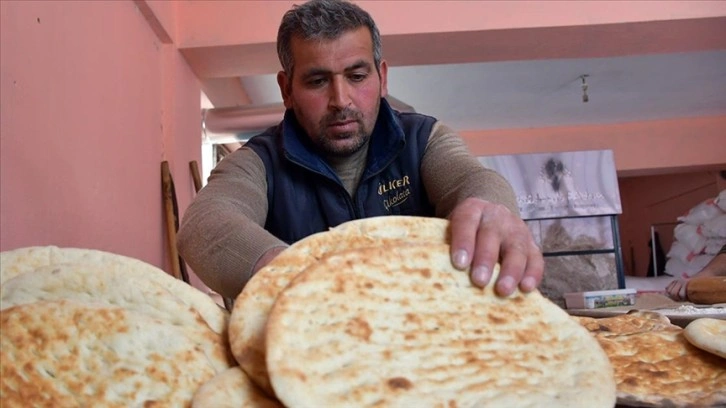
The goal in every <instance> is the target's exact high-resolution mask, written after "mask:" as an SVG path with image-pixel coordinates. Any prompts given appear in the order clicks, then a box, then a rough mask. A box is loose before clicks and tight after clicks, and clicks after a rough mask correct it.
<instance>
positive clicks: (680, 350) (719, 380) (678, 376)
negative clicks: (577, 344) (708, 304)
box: [595, 330, 726, 407]
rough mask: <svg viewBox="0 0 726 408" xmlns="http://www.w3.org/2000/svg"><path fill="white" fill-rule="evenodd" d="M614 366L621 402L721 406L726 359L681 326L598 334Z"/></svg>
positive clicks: (725, 389) (724, 398)
mask: <svg viewBox="0 0 726 408" xmlns="http://www.w3.org/2000/svg"><path fill="white" fill-rule="evenodd" d="M595 337H596V338H597V340H598V341H599V342H600V344H601V345H602V347H603V349H604V350H605V352H606V353H607V355H608V358H610V362H611V364H612V365H613V368H614V369H615V380H616V382H617V390H618V392H617V395H618V403H619V404H624V405H626V406H641V407H723V406H724V404H726V360H724V359H722V358H720V357H718V356H716V355H713V354H711V353H708V352H705V351H703V350H701V349H699V348H696V347H694V346H693V345H691V344H690V343H689V342H688V340H686V338H685V337H684V336H683V331H682V330H658V331H645V332H639V333H630V334H623V335H604V336H603V335H596V336H595Z"/></svg>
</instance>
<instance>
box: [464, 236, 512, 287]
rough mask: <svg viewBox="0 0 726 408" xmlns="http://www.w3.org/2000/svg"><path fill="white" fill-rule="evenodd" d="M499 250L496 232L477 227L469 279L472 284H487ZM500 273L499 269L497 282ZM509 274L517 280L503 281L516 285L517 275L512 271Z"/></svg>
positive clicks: (509, 284) (480, 285) (506, 283)
mask: <svg viewBox="0 0 726 408" xmlns="http://www.w3.org/2000/svg"><path fill="white" fill-rule="evenodd" d="M499 252H500V239H499V236H498V234H496V233H494V232H493V231H492V230H491V229H486V228H479V230H478V231H477V234H476V245H475V249H474V254H473V256H472V261H471V265H472V267H471V281H472V283H474V285H476V286H479V287H482V288H483V287H484V286H486V285H487V284H489V281H490V280H491V277H492V272H493V270H494V265H495V264H496V263H497V260H498V259H499ZM515 265H516V264H515ZM502 269H503V268H502ZM501 273H502V272H501V271H500V275H499V276H500V278H499V282H501ZM509 274H510V277H512V278H517V280H516V281H513V282H505V285H506V287H509V286H515V287H516V285H517V282H519V277H518V276H517V275H516V274H514V273H512V272H509Z"/></svg>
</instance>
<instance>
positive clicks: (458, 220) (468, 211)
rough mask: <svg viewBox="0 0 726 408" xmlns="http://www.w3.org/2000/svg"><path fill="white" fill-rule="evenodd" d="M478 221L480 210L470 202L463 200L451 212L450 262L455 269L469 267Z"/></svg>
mask: <svg viewBox="0 0 726 408" xmlns="http://www.w3.org/2000/svg"><path fill="white" fill-rule="evenodd" d="M480 220H481V210H480V209H479V208H477V207H476V206H475V205H473V203H472V202H471V201H470V200H464V201H463V202H462V203H461V204H460V205H458V206H457V207H456V208H455V209H454V211H452V212H451V215H450V216H449V222H450V224H451V261H452V263H453V264H454V266H455V267H456V268H459V269H466V268H468V267H469V265H471V260H472V254H473V253H474V244H475V242H476V236H477V230H478V229H479V222H480Z"/></svg>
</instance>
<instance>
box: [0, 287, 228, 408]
mask: <svg viewBox="0 0 726 408" xmlns="http://www.w3.org/2000/svg"><path fill="white" fill-rule="evenodd" d="M0 358H1V360H2V376H1V377H0V398H1V399H2V405H3V407H28V406H53V407H71V406H83V407H98V406H105V407H132V406H135V407H141V406H149V407H150V406H159V407H162V406H163V407H167V406H168V407H182V406H188V405H189V403H190V402H191V400H192V396H193V394H194V392H196V390H197V389H198V388H199V387H200V386H201V385H202V384H203V383H205V382H206V381H208V380H209V379H210V378H212V377H213V376H214V374H215V370H214V367H213V366H212V365H211V364H210V363H209V359H208V358H207V356H206V355H205V354H204V352H203V351H202V350H200V349H199V347H197V346H196V344H194V342H193V341H191V340H189V339H188V338H187V337H186V336H185V335H184V332H183V331H182V330H179V328H178V327H176V326H174V325H171V324H168V323H167V322H164V321H160V320H157V319H153V318H151V317H149V316H146V315H144V314H141V313H136V312H132V311H129V310H126V309H123V308H120V307H114V306H101V305H91V304H87V303H76V302H72V301H59V302H45V301H41V302H37V303H30V304H25V305H20V306H14V307H11V308H8V309H5V310H2V311H1V312H0Z"/></svg>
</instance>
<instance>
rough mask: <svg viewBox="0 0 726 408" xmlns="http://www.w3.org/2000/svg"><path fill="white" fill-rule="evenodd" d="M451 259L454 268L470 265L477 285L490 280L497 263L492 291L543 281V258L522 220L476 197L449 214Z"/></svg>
mask: <svg viewBox="0 0 726 408" xmlns="http://www.w3.org/2000/svg"><path fill="white" fill-rule="evenodd" d="M449 220H450V222H451V259H452V263H453V264H454V266H455V267H457V268H460V269H465V268H467V267H469V266H471V280H472V283H473V284H474V285H476V286H480V287H484V286H486V285H487V284H489V283H490V281H491V277H492V272H493V269H494V266H495V264H496V263H497V262H498V261H499V262H500V267H501V269H500V272H499V278H498V279H497V282H496V286H495V288H494V290H495V292H496V293H497V294H499V295H500V296H508V295H510V294H512V293H513V292H514V291H515V290H516V289H517V287H519V289H520V290H522V291H524V292H529V291H532V290H534V289H535V288H536V287H537V285H539V283H540V282H541V280H542V275H543V272H544V259H543V258H542V253H541V251H540V250H539V248H538V247H537V245H536V244H535V243H534V240H533V239H532V234H531V232H530V231H529V229H528V228H527V226H526V224H525V223H524V221H522V220H521V219H520V218H519V217H517V216H516V215H514V214H513V213H512V212H510V211H509V210H508V209H506V208H505V207H503V206H501V205H495V204H492V203H488V202H486V201H483V200H479V199H467V200H465V201H464V202H462V203H461V204H460V205H459V206H458V207H457V208H456V209H455V210H454V211H453V212H452V213H451V216H450V217H449Z"/></svg>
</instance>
